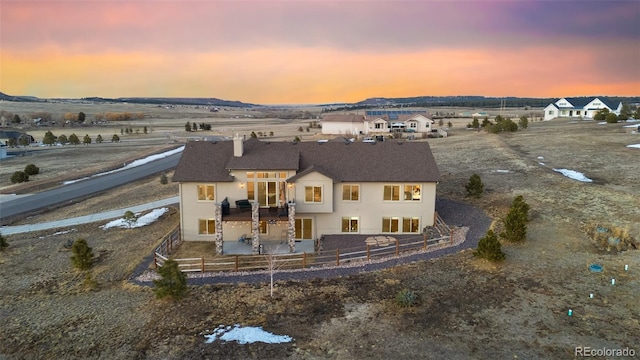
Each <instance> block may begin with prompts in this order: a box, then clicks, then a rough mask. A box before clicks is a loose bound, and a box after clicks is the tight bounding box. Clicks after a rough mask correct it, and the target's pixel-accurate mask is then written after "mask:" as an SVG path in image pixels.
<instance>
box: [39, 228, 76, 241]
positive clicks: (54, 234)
mask: <svg viewBox="0 0 640 360" xmlns="http://www.w3.org/2000/svg"><path fill="white" fill-rule="evenodd" d="M76 231H78V230H77V229H71V230H65V231H58V232H54V233H53V234H51V235H46V236H40V237H39V238H40V239H44V238H46V237H49V236H56V235H64V234H68V233H72V232H76Z"/></svg>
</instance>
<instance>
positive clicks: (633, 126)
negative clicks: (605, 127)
mask: <svg viewBox="0 0 640 360" xmlns="http://www.w3.org/2000/svg"><path fill="white" fill-rule="evenodd" d="M638 126H640V125H637V124H633V125H625V126H623V128H635V127H638Z"/></svg>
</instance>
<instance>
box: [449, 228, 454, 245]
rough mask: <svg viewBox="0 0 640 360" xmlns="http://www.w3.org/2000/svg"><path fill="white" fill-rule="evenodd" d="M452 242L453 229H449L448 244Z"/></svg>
mask: <svg viewBox="0 0 640 360" xmlns="http://www.w3.org/2000/svg"><path fill="white" fill-rule="evenodd" d="M451 244H453V229H451V230H450V231H449V245H451Z"/></svg>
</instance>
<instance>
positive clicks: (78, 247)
mask: <svg viewBox="0 0 640 360" xmlns="http://www.w3.org/2000/svg"><path fill="white" fill-rule="evenodd" d="M71 253H72V255H71V262H72V263H73V266H74V267H75V268H76V269H79V270H88V269H90V268H91V261H92V260H93V251H92V250H91V248H90V247H89V245H88V244H87V240H85V239H82V238H81V239H77V240H76V241H74V242H73V245H71Z"/></svg>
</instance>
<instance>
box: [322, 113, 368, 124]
mask: <svg viewBox="0 0 640 360" xmlns="http://www.w3.org/2000/svg"><path fill="white" fill-rule="evenodd" d="M322 121H323V122H350V123H361V122H364V115H353V114H346V115H345V114H328V115H325V116H323V117H322Z"/></svg>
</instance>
